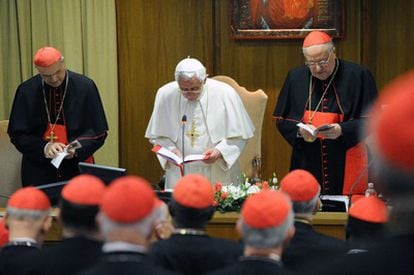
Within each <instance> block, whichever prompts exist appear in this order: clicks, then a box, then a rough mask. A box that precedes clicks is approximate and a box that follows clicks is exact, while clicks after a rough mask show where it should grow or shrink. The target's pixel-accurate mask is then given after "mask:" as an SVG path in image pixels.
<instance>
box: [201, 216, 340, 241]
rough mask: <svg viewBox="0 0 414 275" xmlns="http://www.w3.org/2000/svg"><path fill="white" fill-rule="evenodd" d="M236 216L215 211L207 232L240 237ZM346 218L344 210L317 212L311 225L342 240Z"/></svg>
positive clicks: (219, 235) (220, 235) (231, 237)
mask: <svg viewBox="0 0 414 275" xmlns="http://www.w3.org/2000/svg"><path fill="white" fill-rule="evenodd" d="M238 217H239V213H236V212H229V213H219V212H216V213H215V214H214V217H213V219H212V220H211V221H210V223H209V225H208V226H207V232H208V233H209V235H211V236H215V237H222V238H227V239H233V240H238V239H239V238H240V236H239V234H238V232H237V231H236V222H237V219H238ZM347 219H348V215H347V213H345V212H341V213H339V212H317V213H316V214H315V215H314V217H313V226H314V228H315V230H316V231H318V232H321V233H323V234H327V235H330V236H333V237H336V238H339V239H343V240H344V239H345V224H346V222H347Z"/></svg>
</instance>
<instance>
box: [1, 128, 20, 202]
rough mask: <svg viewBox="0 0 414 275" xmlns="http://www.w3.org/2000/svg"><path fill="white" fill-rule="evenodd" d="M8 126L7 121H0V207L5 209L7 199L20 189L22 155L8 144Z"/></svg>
mask: <svg viewBox="0 0 414 275" xmlns="http://www.w3.org/2000/svg"><path fill="white" fill-rule="evenodd" d="M8 125H9V121H8V120H1V121H0V207H5V206H6V203H7V197H9V196H10V195H11V194H13V193H14V192H15V191H16V190H17V189H19V188H20V187H21V177H20V167H21V162H22V155H21V153H20V152H19V151H17V149H16V147H14V145H13V144H12V143H11V142H10V138H9V135H8V134H7V126H8Z"/></svg>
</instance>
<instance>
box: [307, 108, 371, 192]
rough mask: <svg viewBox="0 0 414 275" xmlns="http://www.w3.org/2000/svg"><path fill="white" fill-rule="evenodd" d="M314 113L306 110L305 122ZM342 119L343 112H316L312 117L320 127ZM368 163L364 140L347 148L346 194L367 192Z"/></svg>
mask: <svg viewBox="0 0 414 275" xmlns="http://www.w3.org/2000/svg"><path fill="white" fill-rule="evenodd" d="M313 114H314V112H311V113H310V112H309V111H305V115H304V116H303V122H304V123H308V121H309V117H310V116H312V115H313ZM342 121H343V115H342V114H336V113H322V112H316V114H315V116H314V117H313V119H312V124H313V125H314V126H315V127H319V126H321V125H323V124H329V123H338V122H342ZM367 165H368V153H367V148H366V146H365V143H364V142H360V143H358V144H357V145H355V146H354V147H352V148H349V149H348V150H347V152H346V157H345V170H344V185H343V189H342V193H343V194H344V195H349V194H350V192H351V191H352V194H363V193H364V192H365V190H366V189H367V186H368V172H367V171H366V172H364V169H366V167H367ZM362 173H363V176H362V177H361V178H360V179H359V181H358V183H357V184H356V185H355V186H354V188H353V190H350V189H351V188H352V185H353V184H354V183H355V181H356V180H357V178H358V177H359V176H360V175H361V174H362Z"/></svg>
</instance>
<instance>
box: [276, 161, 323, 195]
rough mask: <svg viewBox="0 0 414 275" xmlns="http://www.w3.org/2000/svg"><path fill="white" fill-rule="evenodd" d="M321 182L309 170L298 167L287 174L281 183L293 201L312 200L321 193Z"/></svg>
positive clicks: (281, 186) (281, 188) (283, 189)
mask: <svg viewBox="0 0 414 275" xmlns="http://www.w3.org/2000/svg"><path fill="white" fill-rule="evenodd" d="M319 189H320V187H319V183H318V181H317V180H316V178H315V177H314V176H313V175H312V174H311V173H309V172H308V171H305V170H301V169H297V170H293V171H291V172H290V173H289V174H287V175H286V176H285V177H284V178H283V179H282V181H281V183H280V190H282V191H284V192H286V193H287V194H288V195H289V196H290V199H291V200H292V201H297V202H303V201H310V200H311V199H313V198H314V197H315V196H317V195H318V193H319Z"/></svg>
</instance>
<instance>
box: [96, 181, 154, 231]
mask: <svg viewBox="0 0 414 275" xmlns="http://www.w3.org/2000/svg"><path fill="white" fill-rule="evenodd" d="M154 207H155V194H154V190H153V189H152V188H151V185H150V183H149V182H148V181H147V180H145V179H143V178H140V177H136V176H125V177H121V178H118V179H116V180H114V181H113V182H112V183H111V184H110V185H109V187H108V188H107V190H106V192H105V194H104V196H103V198H102V201H101V211H102V212H103V213H104V214H105V215H106V216H108V218H109V219H111V220H112V221H115V222H119V223H126V224H129V223H135V222H139V221H140V220H142V219H144V218H146V217H147V216H148V215H150V214H151V213H152V211H153V209H154Z"/></svg>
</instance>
